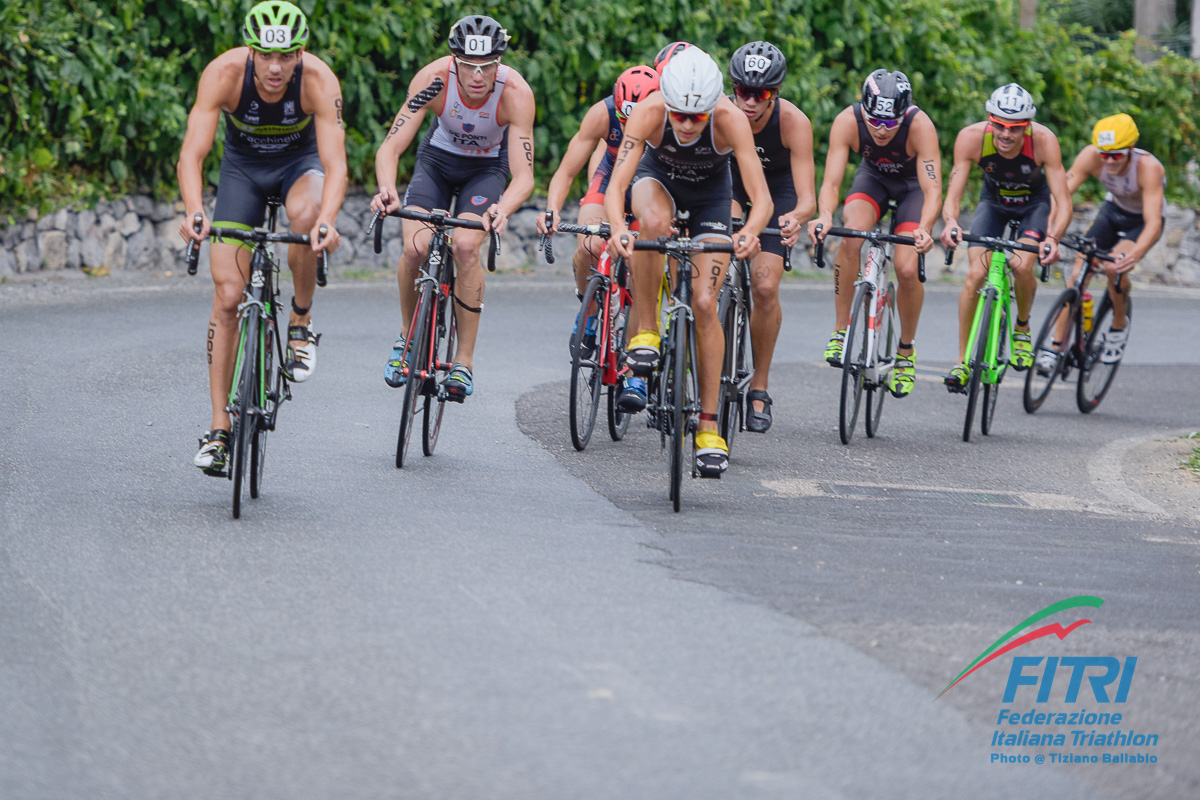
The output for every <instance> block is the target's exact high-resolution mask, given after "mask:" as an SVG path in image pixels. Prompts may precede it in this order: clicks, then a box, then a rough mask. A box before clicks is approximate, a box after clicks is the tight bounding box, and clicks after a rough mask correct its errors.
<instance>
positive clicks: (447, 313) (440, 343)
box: [421, 300, 458, 456]
mask: <svg viewBox="0 0 1200 800" xmlns="http://www.w3.org/2000/svg"><path fill="white" fill-rule="evenodd" d="M437 313H438V324H437V342H436V344H435V346H434V348H433V361H434V363H433V369H434V371H435V372H436V371H441V370H443V369H445V370H449V369H450V367H451V366H453V364H454V344H455V338H456V337H457V336H458V312H456V311H455V310H454V303H453V302H452V301H450V300H442V302H440V303H438V310H437ZM445 413H446V396H445V395H444V394H443V393H442V392H437V393H436V394H435V393H433V392H429V393H427V394H426V395H425V424H424V426H423V427H422V431H421V449H422V451H423V452H424V453H425V455H427V456H431V455H433V448H435V447H437V440H438V434H440V433H441V432H442V415H443V414H445Z"/></svg>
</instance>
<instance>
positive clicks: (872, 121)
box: [867, 116, 900, 131]
mask: <svg viewBox="0 0 1200 800" xmlns="http://www.w3.org/2000/svg"><path fill="white" fill-rule="evenodd" d="M867 124H868V125H870V126H871V127H872V128H883V129H884V130H885V131H890V130H893V129H894V128H898V127H899V126H900V120H898V119H878V118H877V117H871V116H868V117H867Z"/></svg>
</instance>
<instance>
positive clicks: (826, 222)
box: [808, 214, 833, 244]
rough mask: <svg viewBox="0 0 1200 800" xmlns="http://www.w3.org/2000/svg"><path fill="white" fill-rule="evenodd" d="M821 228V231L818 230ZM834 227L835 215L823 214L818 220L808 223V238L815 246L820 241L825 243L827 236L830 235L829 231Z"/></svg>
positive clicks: (811, 220)
mask: <svg viewBox="0 0 1200 800" xmlns="http://www.w3.org/2000/svg"><path fill="white" fill-rule="evenodd" d="M818 227H820V229H821V230H820V231H818V230H817V228H818ZM832 227H833V215H832V214H822V215H821V216H819V217H817V218H816V219H810V220H809V221H808V238H809V239H810V240H811V241H812V243H813V244H816V243H817V242H818V241H825V234H827V233H829V229H830V228H832Z"/></svg>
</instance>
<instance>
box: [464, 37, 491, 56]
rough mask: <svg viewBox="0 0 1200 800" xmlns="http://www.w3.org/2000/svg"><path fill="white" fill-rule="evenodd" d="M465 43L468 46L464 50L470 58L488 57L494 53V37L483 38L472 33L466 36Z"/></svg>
mask: <svg viewBox="0 0 1200 800" xmlns="http://www.w3.org/2000/svg"><path fill="white" fill-rule="evenodd" d="M463 39H464V40H465V41H464V42H463V44H464V45H466V46H465V47H464V48H463V49H464V50H466V52H467V55H469V56H486V55H487V54H488V53H490V52H491V51H492V37H490V36H481V35H479V34H477V33H472V34H469V35H467V36H464V37H463Z"/></svg>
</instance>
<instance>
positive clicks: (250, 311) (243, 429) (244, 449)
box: [231, 306, 260, 519]
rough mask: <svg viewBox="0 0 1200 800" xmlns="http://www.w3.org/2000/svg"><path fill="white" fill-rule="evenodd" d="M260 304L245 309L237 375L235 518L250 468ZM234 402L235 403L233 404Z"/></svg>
mask: <svg viewBox="0 0 1200 800" xmlns="http://www.w3.org/2000/svg"><path fill="white" fill-rule="evenodd" d="M259 321H260V320H259V311H258V308H257V306H250V307H249V308H247V309H246V316H245V317H244V319H243V326H242V336H240V337H239V340H240V342H241V345H242V352H241V362H242V364H241V366H242V368H241V371H240V372H239V374H238V375H237V402H236V405H235V407H236V408H237V421H236V422H235V424H234V426H233V471H232V477H233V518H234V519H240V518H241V516H242V489H243V487H244V486H245V484H246V469H247V467H249V464H248V463H247V460H248V458H249V452H248V449H249V447H248V446H249V443H250V438H251V434H252V432H253V430H254V426H255V420H254V414H253V409H254V395H255V392H256V389H257V387H258V386H259V381H258V328H259ZM231 405H234V404H231Z"/></svg>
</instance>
